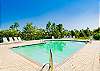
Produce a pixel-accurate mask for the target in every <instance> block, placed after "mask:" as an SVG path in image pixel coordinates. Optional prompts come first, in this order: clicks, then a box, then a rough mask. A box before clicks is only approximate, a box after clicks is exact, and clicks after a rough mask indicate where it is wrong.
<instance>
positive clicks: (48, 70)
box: [40, 63, 51, 71]
mask: <svg viewBox="0 0 100 71" xmlns="http://www.w3.org/2000/svg"><path fill="white" fill-rule="evenodd" d="M48 64H49V63H46V64H44V65H43V67H42V68H41V70H40V71H43V69H44V68H45V66H46V65H48ZM50 68H51V66H50V64H49V68H48V69H47V71H50Z"/></svg>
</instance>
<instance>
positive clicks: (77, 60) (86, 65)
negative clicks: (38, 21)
mask: <svg viewBox="0 0 100 71" xmlns="http://www.w3.org/2000/svg"><path fill="white" fill-rule="evenodd" d="M37 43H41V41H40V40H33V41H23V42H19V43H11V44H0V71H39V70H40V68H41V65H40V64H38V63H36V62H33V61H31V60H28V59H26V58H24V57H22V56H20V55H18V54H16V53H14V52H13V51H11V50H10V48H12V47H16V46H23V45H30V44H37ZM55 71H100V41H93V42H92V43H88V44H87V45H86V46H84V48H82V49H80V50H79V51H78V52H76V53H75V54H73V55H72V56H71V57H70V58H67V59H65V60H64V61H63V62H62V64H59V65H58V66H56V67H55Z"/></svg>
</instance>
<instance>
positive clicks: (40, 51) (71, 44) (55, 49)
mask: <svg viewBox="0 0 100 71" xmlns="http://www.w3.org/2000/svg"><path fill="white" fill-rule="evenodd" d="M84 45H85V43H84V42H76V41H48V42H47V43H45V44H33V45H28V46H20V47H18V48H13V49H12V50H13V51H14V52H16V53H18V54H21V55H23V56H25V57H27V58H29V59H32V60H33V61H36V62H38V63H41V64H45V63H48V62H49V57H50V52H49V51H50V49H52V53H53V63H54V64H59V63H61V62H62V61H63V60H64V59H65V58H67V57H69V56H71V55H72V54H73V53H75V52H76V51H78V50H79V49H80V48H82V47H83V46H84Z"/></svg>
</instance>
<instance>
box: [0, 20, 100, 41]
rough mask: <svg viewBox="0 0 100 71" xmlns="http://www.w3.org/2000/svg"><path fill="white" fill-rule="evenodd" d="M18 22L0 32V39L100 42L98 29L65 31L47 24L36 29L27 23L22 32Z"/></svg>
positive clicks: (52, 24) (56, 25)
mask: <svg viewBox="0 0 100 71" xmlns="http://www.w3.org/2000/svg"><path fill="white" fill-rule="evenodd" d="M19 27H20V26H19V24H18V22H15V23H14V24H13V25H11V26H10V27H9V29H7V30H0V38H2V37H18V36H20V37H21V38H22V39H23V40H36V39H50V38H52V36H54V38H64V37H75V38H77V39H90V38H93V39H95V40H100V28H97V29H94V30H93V31H91V30H90V29H89V28H88V27H87V29H81V30H77V29H74V30H66V29H64V26H63V24H56V23H51V22H50V21H49V22H48V23H47V25H46V28H45V29H43V28H37V27H36V26H33V25H32V23H27V24H26V25H25V26H24V27H23V29H22V30H20V29H19Z"/></svg>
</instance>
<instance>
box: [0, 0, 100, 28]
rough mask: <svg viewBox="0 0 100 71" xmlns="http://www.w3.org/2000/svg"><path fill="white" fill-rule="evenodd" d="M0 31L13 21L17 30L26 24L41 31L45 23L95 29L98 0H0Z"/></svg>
mask: <svg viewBox="0 0 100 71" xmlns="http://www.w3.org/2000/svg"><path fill="white" fill-rule="evenodd" d="M0 3H1V4H0V5H1V7H0V8H1V9H0V10H1V11H0V12H1V13H0V28H1V29H8V28H9V26H10V25H12V24H13V23H14V22H16V21H17V22H19V24H20V28H22V27H23V26H25V25H26V23H27V22H32V23H33V25H35V26H38V27H41V28H45V26H46V24H47V22H48V21H52V22H55V23H57V24H59V23H61V24H63V25H64V27H65V28H66V29H75V28H76V29H82V28H83V29H84V28H87V27H89V28H91V29H94V28H97V27H98V25H99V0H0Z"/></svg>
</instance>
